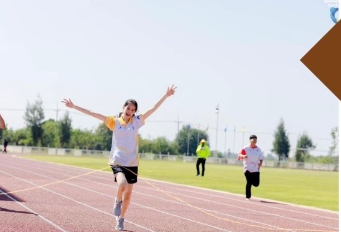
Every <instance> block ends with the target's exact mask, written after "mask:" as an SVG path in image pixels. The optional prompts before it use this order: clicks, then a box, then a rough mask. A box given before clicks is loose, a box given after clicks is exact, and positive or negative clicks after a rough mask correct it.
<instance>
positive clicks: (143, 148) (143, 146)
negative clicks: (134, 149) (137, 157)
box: [139, 135, 153, 153]
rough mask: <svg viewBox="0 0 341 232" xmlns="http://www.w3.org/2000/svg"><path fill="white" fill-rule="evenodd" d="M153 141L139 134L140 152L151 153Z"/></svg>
mask: <svg viewBox="0 0 341 232" xmlns="http://www.w3.org/2000/svg"><path fill="white" fill-rule="evenodd" d="M152 147H153V142H152V141H150V140H149V139H143V138H142V137H141V135H139V152H140V153H149V152H152V151H153V148H152Z"/></svg>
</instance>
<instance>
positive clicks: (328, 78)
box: [301, 20, 341, 100]
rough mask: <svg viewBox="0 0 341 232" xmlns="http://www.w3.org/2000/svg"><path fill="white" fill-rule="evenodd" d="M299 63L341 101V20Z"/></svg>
mask: <svg viewBox="0 0 341 232" xmlns="http://www.w3.org/2000/svg"><path fill="white" fill-rule="evenodd" d="M301 62H302V63H303V64H304V65H305V66H306V67H307V68H308V69H309V70H310V71H311V72H312V73H313V74H314V75H315V76H316V77H317V78H318V79H320V81H321V82H322V83H323V84H324V85H325V86H326V87H327V88H328V89H329V90H330V91H331V92H332V93H333V94H334V95H335V96H336V97H337V98H338V99H339V100H341V71H340V70H341V20H340V21H338V22H337V23H336V24H335V25H334V26H333V27H332V28H331V29H330V30H329V31H328V32H327V34H325V35H324V36H323V37H322V39H320V41H318V42H317V43H316V44H315V46H314V47H312V48H311V49H310V50H309V51H308V53H307V54H305V55H304V56H303V57H302V59H301Z"/></svg>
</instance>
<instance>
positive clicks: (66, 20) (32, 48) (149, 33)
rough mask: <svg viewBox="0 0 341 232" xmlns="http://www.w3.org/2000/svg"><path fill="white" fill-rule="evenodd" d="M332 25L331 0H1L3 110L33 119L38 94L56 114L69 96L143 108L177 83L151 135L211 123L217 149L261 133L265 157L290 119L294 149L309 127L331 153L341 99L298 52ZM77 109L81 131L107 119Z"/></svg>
mask: <svg viewBox="0 0 341 232" xmlns="http://www.w3.org/2000/svg"><path fill="white" fill-rule="evenodd" d="M333 26H334V23H333V22H332V20H331V19H330V17H329V7H328V5H327V4H326V3H324V1H323V0H299V1H297V0H276V1H273V0H267V1H265V0H262V1H261V0H250V1H239V0H225V1H223V0H219V1H218V0H186V1H183V0H181V1H180V0H172V1H170V0H168V1H163V0H138V1H137V0H136V1H134V0H130V1H127V0H120V1H118V0H116V1H114V0H106V1H104V0H103V1H85V0H84V1H72V0H65V1H56V0H55V1H52V0H51V1H46V0H40V1H38V0H31V1H18V0H11V1H5V0H0V31H1V33H0V54H1V56H0V80H1V95H0V110H1V114H2V115H3V117H4V118H5V119H6V122H7V123H8V126H9V127H10V128H13V129H18V128H22V127H24V126H25V124H24V120H23V115H24V110H25V108H26V105H27V102H31V103H33V102H34V101H35V100H36V99H37V95H38V94H40V96H41V98H42V100H43V102H44V108H45V109H46V111H45V113H46V118H54V119H55V118H56V116H57V114H56V111H55V109H56V108H57V107H58V109H59V110H60V111H59V112H58V117H59V118H61V117H62V116H63V114H64V113H65V111H66V110H67V109H66V107H64V106H63V105H62V104H61V103H60V101H61V100H62V99H63V98H71V99H72V100H73V101H74V103H75V104H77V105H79V106H81V107H84V108H88V109H91V110H94V111H96V112H99V113H102V114H105V115H116V114H117V113H118V112H119V111H120V110H121V108H122V105H123V103H124V101H125V100H126V99H128V98H135V99H136V100H137V101H138V103H139V112H140V113H143V112H144V111H146V110H147V109H149V108H150V107H151V106H152V105H153V104H155V103H156V101H157V100H159V98H160V97H161V96H162V95H163V94H164V93H165V91H166V89H167V87H168V86H170V85H172V84H175V85H176V86H178V89H177V92H176V94H175V95H174V96H173V97H171V98H169V99H167V101H166V102H165V103H164V104H163V105H162V106H161V107H160V109H159V110H158V111H157V112H156V113H155V114H154V115H152V116H151V117H150V118H149V119H148V121H147V123H146V126H145V127H143V128H141V130H140V133H141V135H142V136H143V137H144V138H150V139H154V138H157V137H159V136H165V137H166V138H168V139H169V140H173V139H174V138H175V136H176V133H177V130H178V125H179V126H180V128H181V127H182V126H184V125H187V124H191V126H192V127H196V128H198V127H199V128H200V129H205V128H206V127H207V126H208V125H209V136H210V144H211V147H212V149H216V148H217V149H218V150H220V151H227V150H228V149H230V150H231V151H233V150H234V151H239V150H240V148H241V147H242V146H243V145H247V143H248V137H249V135H250V134H257V135H258V145H259V146H260V147H261V148H262V149H263V150H264V152H265V154H267V153H269V152H270V150H271V148H272V142H273V134H274V131H275V129H276V127H277V125H278V123H279V121H280V119H281V118H282V119H283V120H284V123H285V126H286V129H287V132H288V133H289V139H290V142H291V146H292V147H293V148H294V147H295V146H296V142H297V139H298V136H299V135H300V134H302V133H303V132H306V133H307V134H308V135H309V136H310V137H311V138H312V140H313V142H314V143H315V144H316V145H317V147H316V150H319V151H316V152H315V153H316V154H323V155H325V154H327V152H326V151H327V150H328V149H329V146H330V145H331V136H330V131H331V129H332V128H333V127H335V126H338V124H339V121H338V120H339V118H338V113H339V112H338V109H339V108H338V107H339V100H338V99H337V98H336V97H335V95H334V94H333V93H331V92H330V91H329V89H328V88H327V87H326V86H324V85H323V84H322V82H321V81H320V80H319V79H318V78H316V77H315V76H314V75H313V74H312V73H311V72H310V71H309V70H308V69H307V68H306V67H305V66H304V65H303V64H302V63H301V62H300V59H301V58H302V57H303V56H304V55H305V54H306V53H307V52H308V51H309V50H310V49H311V48H312V47H313V46H314V44H316V43H317V42H318V41H319V40H320V39H321V38H322V37H323V36H324V35H325V34H326V33H327V32H328V31H329V30H330V29H331V28H332V27H333ZM217 104H219V106H220V111H219V117H217V114H216V113H215V107H216V106H217ZM69 112H70V115H71V117H72V120H73V122H72V124H73V127H74V128H82V129H85V128H87V129H92V128H95V127H96V126H97V125H98V124H99V121H98V120H96V119H94V118H90V117H88V116H85V115H82V114H79V113H77V112H76V111H73V110H71V111H69ZM177 121H180V123H179V124H178V123H177ZM217 124H218V127H217ZM226 126H227V132H226V134H225V132H224V128H225V127H226ZM234 128H236V132H235V133H234V132H233V130H234ZM243 128H245V129H244V131H245V133H242V130H243ZM216 134H217V135H218V136H216Z"/></svg>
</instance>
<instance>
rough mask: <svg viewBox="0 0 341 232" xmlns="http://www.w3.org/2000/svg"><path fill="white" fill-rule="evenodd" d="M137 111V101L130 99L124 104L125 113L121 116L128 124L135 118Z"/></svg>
mask: <svg viewBox="0 0 341 232" xmlns="http://www.w3.org/2000/svg"><path fill="white" fill-rule="evenodd" d="M136 111H137V102H136V101H135V100H132V99H129V100H127V101H126V102H125V103H124V106H123V112H122V115H121V116H122V118H123V119H124V121H126V122H128V121H129V119H130V118H131V117H133V116H134V114H135V113H136Z"/></svg>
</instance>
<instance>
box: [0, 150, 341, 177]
mask: <svg viewBox="0 0 341 232" xmlns="http://www.w3.org/2000/svg"><path fill="white" fill-rule="evenodd" d="M0 149H1V150H3V146H2V145H0ZM7 152H8V153H17V154H28V155H29V154H32V155H40V154H41V155H60V156H65V155H70V156H103V157H109V154H110V152H109V151H96V150H79V149H64V148H48V147H27V146H11V145H9V146H7ZM140 159H145V160H168V161H174V162H176V161H178V162H192V163H193V162H196V160H197V158H196V156H182V155H169V154H168V155H164V154H152V153H140ZM206 163H212V164H223V165H226V164H229V165H238V166H241V165H242V163H243V162H242V161H240V160H237V159H228V158H218V157H209V158H208V159H207V160H206ZM263 167H271V168H291V169H305V170H320V171H339V165H338V164H320V163H305V162H290V161H280V162H279V161H276V160H264V161H263Z"/></svg>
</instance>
